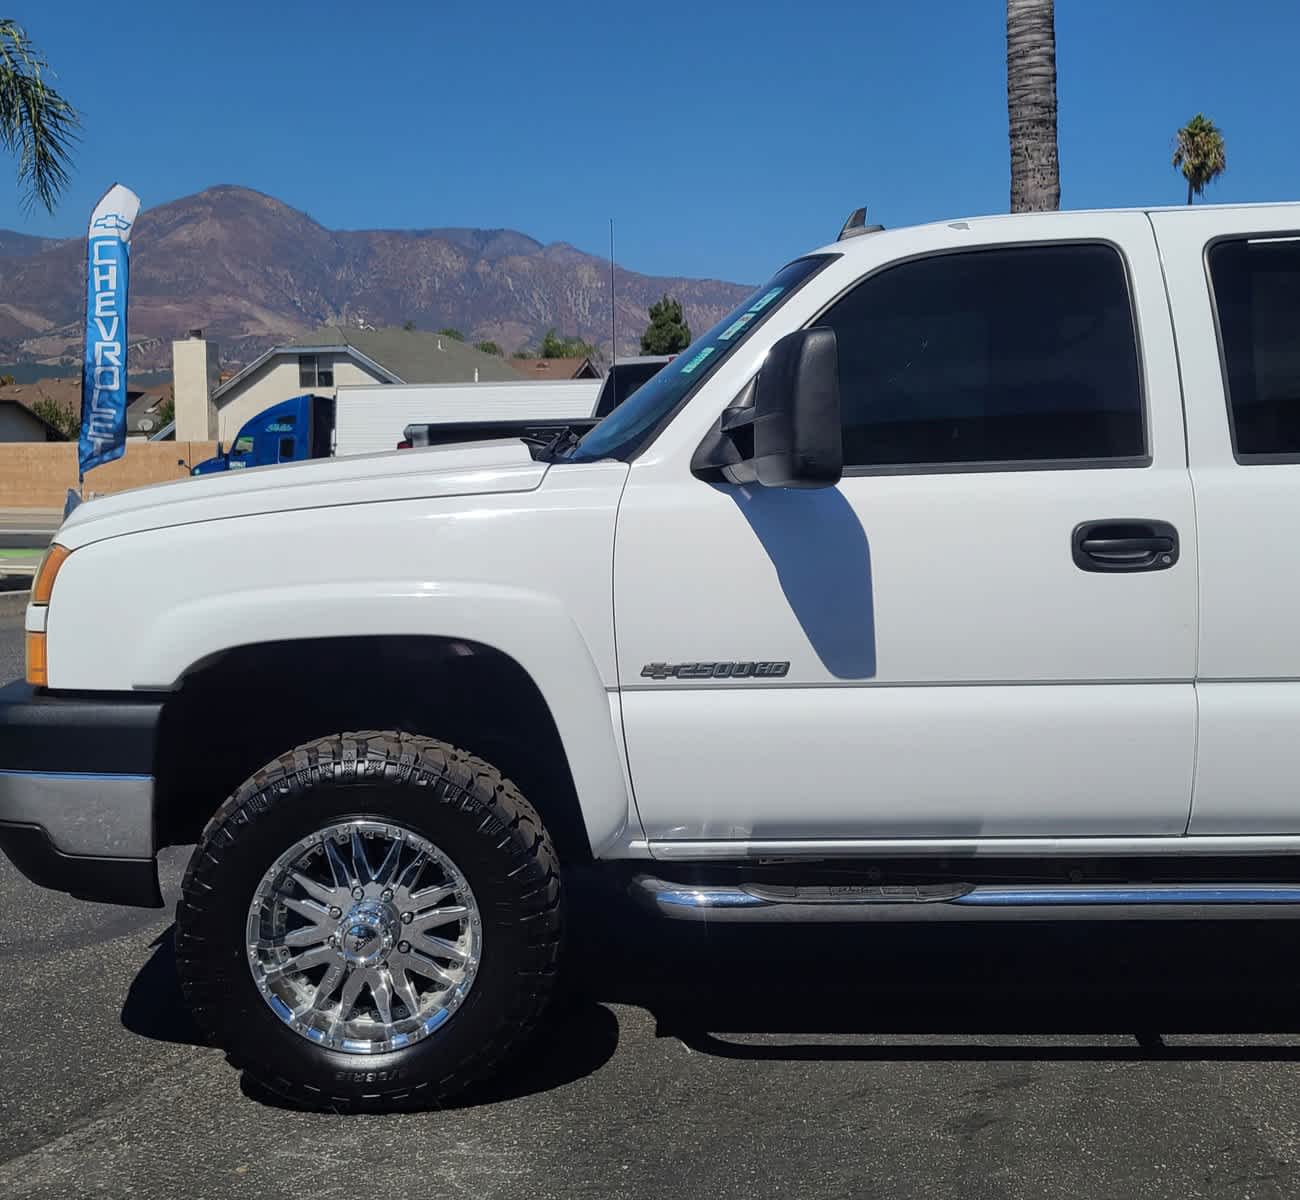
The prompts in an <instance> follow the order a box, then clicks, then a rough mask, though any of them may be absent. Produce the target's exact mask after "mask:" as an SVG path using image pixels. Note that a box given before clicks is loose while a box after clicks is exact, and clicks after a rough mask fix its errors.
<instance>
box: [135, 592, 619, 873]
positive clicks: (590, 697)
mask: <svg viewBox="0 0 1300 1200" xmlns="http://www.w3.org/2000/svg"><path fill="white" fill-rule="evenodd" d="M348 636H352V637H367V636H405V637H438V638H444V639H451V640H460V641H471V642H478V643H481V644H482V645H484V646H487V647H489V648H491V649H493V650H496V651H499V652H500V653H502V654H505V655H507V656H508V657H510V658H512V659H513V660H514V661H515V662H517V663H518V664H519V666H520V667H521V668H522V669H523V670H524V671H525V672H527V674H528V675H529V676H530V677H531V678H532V680H533V682H534V684H536V686H537V688H538V690H539V692H540V693H541V695H542V698H543V699H544V700H545V702H546V704H547V705H548V707H549V708H550V711H551V716H552V718H553V719H554V721H555V727H556V730H557V731H558V733H559V736H560V741H561V744H562V745H563V746H564V752H565V755H566V757H567V758H568V762H569V769H570V771H571V772H572V775H573V783H574V788H575V790H576V792H577V795H578V802H579V805H580V807H581V810H582V815H583V820H584V822H585V823H586V826H587V836H588V840H589V842H590V844H591V849H592V853H593V854H595V855H596V856H597V857H600V855H601V853H602V851H604V850H607V849H611V848H613V847H614V846H615V845H617V844H620V843H623V842H626V840H627V838H628V836H629V831H628V825H629V822H635V821H636V820H637V818H636V816H635V807H634V806H633V804H632V802H631V796H630V794H629V786H628V782H627V778H626V775H625V772H624V767H623V754H622V749H621V728H622V726H621V720H620V717H619V711H618V691H617V689H616V688H607V687H606V684H605V681H604V680H603V679H602V677H601V674H600V670H599V668H598V666H597V664H596V661H595V659H594V658H593V656H592V652H591V648H590V646H589V645H588V643H587V640H586V638H585V637H584V636H583V634H582V631H581V630H580V629H579V628H578V626H577V624H576V623H575V622H574V621H573V619H572V616H571V615H570V614H569V612H568V611H567V610H566V609H565V608H564V606H563V605H562V604H561V603H560V602H559V601H558V600H557V599H555V598H554V597H552V596H548V595H546V594H544V593H538V592H533V591H529V590H526V589H520V588H513V587H505V586H501V585H496V584H482V583H472V584H466V583H457V582H450V583H436V584H431V583H418V584H417V583H411V582H408V581H402V580H371V581H367V582H365V583H360V582H355V583H328V584H311V585H301V586H280V587H270V588H258V589H253V590H245V591H237V592H229V593H224V594H221V595H212V596H208V597H205V598H203V599H201V600H197V601H195V602H193V603H189V604H185V605H181V606H179V607H176V608H173V609H170V610H167V611H164V612H162V613H160V614H158V615H157V616H156V617H155V618H154V624H153V626H152V628H151V630H150V636H149V638H148V639H146V640H144V641H142V642H141V644H140V646H139V649H138V656H137V660H136V664H135V670H134V671H133V672H132V676H133V680H134V684H135V686H136V687H138V688H146V689H158V690H174V689H175V688H176V687H178V686H179V685H180V682H181V680H183V679H184V678H185V676H186V675H187V674H189V673H190V672H192V671H194V670H196V669H197V668H199V667H200V666H201V665H202V664H203V663H204V662H205V660H210V659H212V658H213V657H214V656H216V655H218V654H221V653H223V652H225V651H229V650H233V649H238V648H240V647H244V646H255V645H258V644H262V643H266V642H292V641H301V640H306V639H314V638H338V637H348ZM634 836H636V837H641V836H643V833H642V832H641V831H640V830H639V829H638V830H637V832H636V833H635V835H634Z"/></svg>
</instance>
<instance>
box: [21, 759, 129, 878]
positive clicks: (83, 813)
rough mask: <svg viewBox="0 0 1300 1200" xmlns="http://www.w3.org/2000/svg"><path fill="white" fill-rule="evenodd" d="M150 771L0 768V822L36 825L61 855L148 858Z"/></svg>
mask: <svg viewBox="0 0 1300 1200" xmlns="http://www.w3.org/2000/svg"><path fill="white" fill-rule="evenodd" d="M153 792H154V781H153V777H152V776H151V775H97V774H96V775H91V774H78V773H63V772H54V771H4V770H0V821H5V822H12V823H14V824H24V825H36V826H39V827H40V828H41V829H43V830H45V832H46V834H47V835H48V837H49V839H50V842H51V843H52V845H53V846H54V847H55V849H56V850H58V851H60V852H61V853H63V854H83V855H94V856H97V857H100V858H152V857H153V854H154V839H153Z"/></svg>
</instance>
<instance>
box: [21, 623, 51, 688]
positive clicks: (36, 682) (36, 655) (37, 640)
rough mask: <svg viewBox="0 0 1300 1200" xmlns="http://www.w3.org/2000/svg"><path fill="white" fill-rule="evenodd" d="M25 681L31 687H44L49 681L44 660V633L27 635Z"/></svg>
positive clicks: (47, 669) (48, 673)
mask: <svg viewBox="0 0 1300 1200" xmlns="http://www.w3.org/2000/svg"><path fill="white" fill-rule="evenodd" d="M27 682H28V683H30V684H31V685H32V687H46V686H48V684H49V682H50V672H49V668H48V666H47V664H46V661H45V634H43V633H29V634H28V635H27Z"/></svg>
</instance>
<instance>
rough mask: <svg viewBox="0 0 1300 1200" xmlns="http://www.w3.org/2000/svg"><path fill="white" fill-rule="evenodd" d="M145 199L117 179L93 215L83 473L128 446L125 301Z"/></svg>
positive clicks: (81, 447) (89, 242)
mask: <svg viewBox="0 0 1300 1200" xmlns="http://www.w3.org/2000/svg"><path fill="white" fill-rule="evenodd" d="M139 214H140V197H139V196H137V195H136V194H135V193H134V192H133V191H131V189H130V188H125V187H123V186H122V185H121V184H120V183H115V184H114V185H113V186H112V187H111V188H109V189H108V191H106V192H105V193H104V195H103V197H102V198H101V199H100V201H99V203H98V204H96V205H95V211H94V212H93V213H91V214H90V230H89V233H88V235H87V251H86V256H87V258H86V352H85V357H84V359H83V361H82V365H81V440H80V444H79V446H78V462H79V464H80V468H81V474H82V475H85V473H86V472H87V471H89V470H90V469H91V468H92V467H98V466H101V465H102V464H103V463H108V462H112V461H113V460H114V459H115V458H121V457H122V453H123V451H124V450H125V449H126V301H127V279H128V274H129V266H130V250H131V229H132V227H133V226H134V225H135V219H136V217H137V216H139Z"/></svg>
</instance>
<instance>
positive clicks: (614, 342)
mask: <svg viewBox="0 0 1300 1200" xmlns="http://www.w3.org/2000/svg"><path fill="white" fill-rule="evenodd" d="M616 312H617V310H616V309H615V307H614V218H613V217H610V219H609V369H610V373H611V374H612V373H613V371H614V367H615V366H617V365H618V317H617V316H616Z"/></svg>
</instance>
